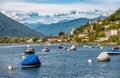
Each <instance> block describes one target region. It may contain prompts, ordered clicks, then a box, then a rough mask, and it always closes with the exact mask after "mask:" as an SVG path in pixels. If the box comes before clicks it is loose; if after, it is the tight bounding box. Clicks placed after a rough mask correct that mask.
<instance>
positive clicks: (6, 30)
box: [0, 13, 44, 37]
mask: <svg viewBox="0 0 120 78" xmlns="http://www.w3.org/2000/svg"><path fill="white" fill-rule="evenodd" d="M43 36H44V35H43V34H42V33H40V32H36V31H34V30H32V29H30V28H28V27H26V26H25V25H23V24H21V23H19V22H17V21H15V20H13V19H11V18H9V17H7V16H5V15H4V14H2V13H0V37H43Z"/></svg>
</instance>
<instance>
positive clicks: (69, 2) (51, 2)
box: [0, 0, 120, 24]
mask: <svg viewBox="0 0 120 78" xmlns="http://www.w3.org/2000/svg"><path fill="white" fill-rule="evenodd" d="M0 3H1V5H0V11H1V12H2V13H4V14H6V15H7V16H9V17H11V18H13V19H15V20H17V21H20V22H30V23H36V22H40V23H48V24H49V23H55V22H58V21H62V20H66V19H69V20H72V19H76V18H80V17H85V18H95V17H98V16H100V15H104V16H107V15H110V14H111V13H113V12H114V11H115V10H117V9H118V8H120V0H0Z"/></svg>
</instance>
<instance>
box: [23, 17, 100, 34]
mask: <svg viewBox="0 0 120 78" xmlns="http://www.w3.org/2000/svg"><path fill="white" fill-rule="evenodd" d="M97 19H98V18H95V19H87V18H79V19H74V20H71V21H65V22H63V21H62V22H59V23H54V24H50V25H45V24H41V23H36V24H27V23H26V24H25V25H26V26H28V27H30V28H32V29H34V30H36V31H39V32H42V33H44V34H45V35H50V34H52V35H56V36H57V35H58V33H59V32H61V31H63V32H65V34H69V33H70V31H71V29H72V28H78V27H79V26H80V25H84V24H86V23H87V22H88V21H95V20H97Z"/></svg>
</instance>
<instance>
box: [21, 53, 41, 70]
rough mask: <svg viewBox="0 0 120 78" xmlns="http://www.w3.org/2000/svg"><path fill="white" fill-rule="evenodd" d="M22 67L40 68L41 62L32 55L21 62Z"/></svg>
mask: <svg viewBox="0 0 120 78" xmlns="http://www.w3.org/2000/svg"><path fill="white" fill-rule="evenodd" d="M21 65H22V67H23V68H30V67H38V66H40V65H41V62H40V60H39V58H38V57H37V56H36V55H35V54H30V55H28V56H27V57H26V58H25V59H24V60H23V61H22V62H21Z"/></svg>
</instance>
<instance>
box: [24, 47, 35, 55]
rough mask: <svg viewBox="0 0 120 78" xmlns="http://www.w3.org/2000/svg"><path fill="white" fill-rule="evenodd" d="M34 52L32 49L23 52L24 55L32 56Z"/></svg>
mask: <svg viewBox="0 0 120 78" xmlns="http://www.w3.org/2000/svg"><path fill="white" fill-rule="evenodd" d="M34 53H35V50H34V49H33V48H29V49H27V50H25V54H34Z"/></svg>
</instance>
